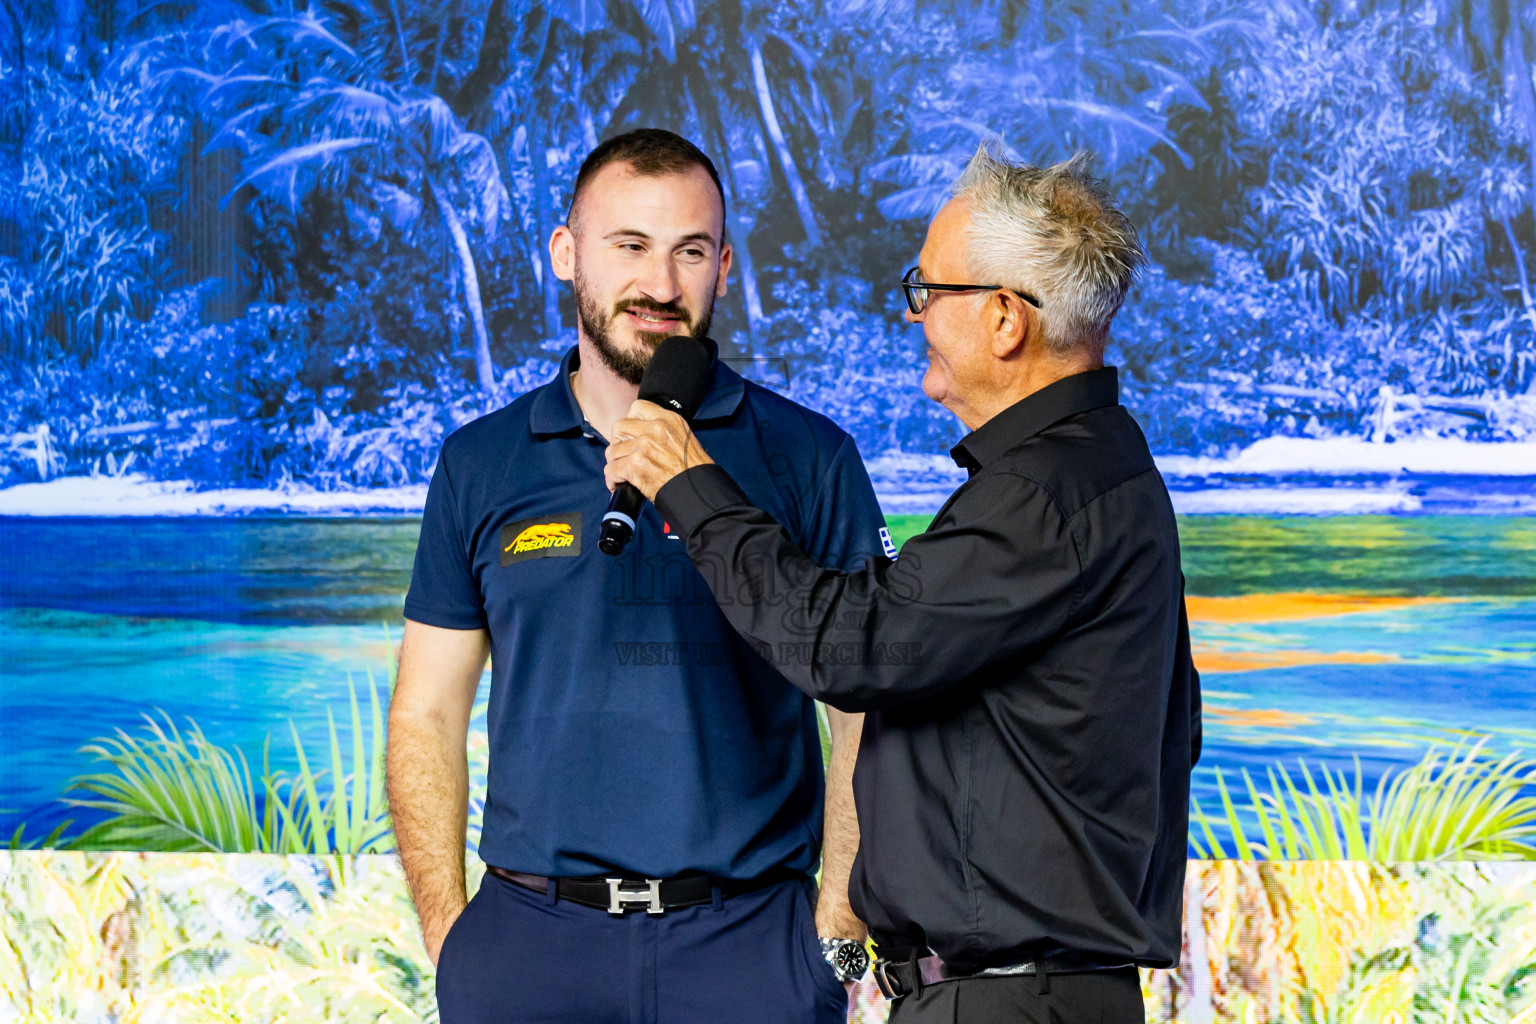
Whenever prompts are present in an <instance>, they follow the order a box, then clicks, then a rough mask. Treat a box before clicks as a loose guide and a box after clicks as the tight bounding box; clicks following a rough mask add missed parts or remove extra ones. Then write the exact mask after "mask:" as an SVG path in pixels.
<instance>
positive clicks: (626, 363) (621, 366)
mask: <svg viewBox="0 0 1536 1024" xmlns="http://www.w3.org/2000/svg"><path fill="white" fill-rule="evenodd" d="M574 284H575V291H576V315H577V316H578V317H579V318H580V319H581V329H582V332H583V333H584V334H586V336H587V340H588V341H590V342H592V347H593V348H595V349H597V357H598V358H599V359H601V360H602V361H603V365H604V366H606V367H608V369H610V370H612V371H613V372H614V373H615V374H617V375H618V377H619V378H620V379H621V380H624V381H627V382H628V383H630V384H639V383H640V378H641V377H643V376H644V375H645V368H646V367H647V366H648V365H650V362H651V356H652V355H654V354H655V353H656V347H657V346H658V345H660V344H661V343H662V342H663V341H666V340H667V339H668V338H670V337H672V335H671V334H662V333H660V332H656V331H637V332H636V333H635V337H636V339H638V340H639V342H640V344H641V345H642V346H643V348H642V350H641V351H640V352H629V351H626V350H624V349H621V348H620V347H619V346H618V344H617V343H616V342H615V341H614V340H613V335H612V333H611V332H610V331H609V329H608V328H609V325H610V324H612V323H613V321H614V320H615V319H617V318H618V317H619V316H620V315H622V314H623V313H624V311H625V310H628V309H648V310H651V311H652V312H656V313H665V314H667V315H668V316H675V317H678V318H679V321H680V322H681V323H682V325H683V331H682V333H684V334H687V335H689V336H691V337H694V338H697V339H699V340H700V341H703V340H704V339H705V338H707V337H709V325H710V322H711V321H712V320H713V319H714V316H715V297H714V294H713V293H711V294H710V297H709V305H708V306H707V307H706V308H705V310H704V315H703V316H702V317H700V318H699V322H698V323H696V324H692V326H690V323H691V321H692V319H693V318H692V317H691V316H689V314H688V311H687V310H686V309H684V308H683V307H682V306H680V305H678V304H676V303H664V302H653V301H652V300H650V299H628V300H625V301H623V302H616V303H614V304H613V309H611V310H609V311H608V312H607V313H604V311H603V308H602V306H601V305H599V304H598V300H597V298H596V297H595V296H594V295H593V294H592V292H591V289H589V288H588V287H587V282H586V278H584V277H583V276H582V274H581V271H580V270H577V271H576V280H575V282H574Z"/></svg>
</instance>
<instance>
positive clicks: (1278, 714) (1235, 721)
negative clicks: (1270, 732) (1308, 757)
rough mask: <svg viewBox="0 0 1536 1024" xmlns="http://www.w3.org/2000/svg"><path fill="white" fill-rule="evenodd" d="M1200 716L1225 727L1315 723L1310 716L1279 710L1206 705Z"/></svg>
mask: <svg viewBox="0 0 1536 1024" xmlns="http://www.w3.org/2000/svg"><path fill="white" fill-rule="evenodd" d="M1201 714H1202V715H1203V716H1204V717H1206V718H1215V719H1219V720H1220V721H1221V722H1222V723H1223V724H1225V725H1250V726H1258V727H1260V728H1269V729H1284V728H1287V727H1289V726H1296V725H1315V724H1316V723H1317V719H1316V718H1314V717H1312V716H1311V715H1298V714H1296V713H1295V712H1294V711H1281V710H1280V709H1279V708H1224V707H1220V706H1218V705H1214V704H1208V705H1206V706H1205V707H1204V708H1203V709H1202V710H1201Z"/></svg>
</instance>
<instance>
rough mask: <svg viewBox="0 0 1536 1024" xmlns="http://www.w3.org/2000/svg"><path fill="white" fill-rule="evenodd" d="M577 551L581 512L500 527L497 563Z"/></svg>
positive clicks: (522, 520)
mask: <svg viewBox="0 0 1536 1024" xmlns="http://www.w3.org/2000/svg"><path fill="white" fill-rule="evenodd" d="M579 554H581V513H580V512H569V513H566V514H565V515H557V516H538V517H536V518H533V519H521V520H518V521H517V522H515V523H509V524H507V525H506V526H503V527H502V528H501V564H502V565H511V564H512V563H513V562H521V561H523V560H524V559H526V558H554V557H561V556H566V557H569V556H573V555H579Z"/></svg>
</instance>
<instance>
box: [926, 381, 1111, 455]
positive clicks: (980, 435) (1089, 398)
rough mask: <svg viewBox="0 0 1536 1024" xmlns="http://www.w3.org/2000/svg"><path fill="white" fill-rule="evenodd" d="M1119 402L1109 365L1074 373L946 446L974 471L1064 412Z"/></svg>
mask: <svg viewBox="0 0 1536 1024" xmlns="http://www.w3.org/2000/svg"><path fill="white" fill-rule="evenodd" d="M1119 404H1120V375H1119V371H1117V370H1116V369H1115V367H1113V366H1105V367H1103V368H1101V369H1098V370H1089V371H1087V372H1086V373H1074V374H1073V375H1072V376H1070V377H1063V378H1062V379H1061V380H1058V381H1056V382H1054V383H1052V384H1048V385H1046V386H1045V387H1043V388H1041V389H1040V390H1039V391H1036V392H1035V393H1034V394H1032V395H1030V396H1029V397H1028V398H1022V399H1020V400H1019V401H1017V402H1015V403H1013V404H1012V405H1010V406H1009V407H1008V408H1006V409H1004V410H1003V411H1002V412H1000V413H998V414H997V415H996V416H993V417H992V418H991V419H990V420H987V422H985V423H983V424H982V425H981V426H979V427H977V428H976V429H975V430H973V431H971V432H970V433H969V434H967V435H965V437H963V438H961V439H960V443H959V444H957V445H955V446H954V447H953V448H951V449H950V450H949V455H950V458H952V459H954V460H955V463H956V465H958V466H960V468H962V469H965V470H969V471H970V472H972V473H974V472H976V471H977V470H978V469H981V468H983V467H985V466H987V465H988V464H990V463H992V462H995V461H996V460H997V459H998V457H1000V456H1001V455H1002V454H1003V453H1004V452H1006V451H1007V450H1008V449H1010V448H1012V447H1014V446H1015V445H1017V444H1019V443H1021V442H1023V441H1027V440H1029V439H1030V438H1031V437H1034V436H1035V435H1036V434H1038V433H1040V431H1042V430H1044V429H1045V428H1046V427H1049V426H1050V425H1051V424H1053V423H1058V422H1060V421H1061V420H1064V419H1066V418H1067V417H1068V416H1076V415H1077V414H1078V413H1081V412H1087V411H1088V410H1090V409H1102V408H1104V407H1105V406H1110V405H1119Z"/></svg>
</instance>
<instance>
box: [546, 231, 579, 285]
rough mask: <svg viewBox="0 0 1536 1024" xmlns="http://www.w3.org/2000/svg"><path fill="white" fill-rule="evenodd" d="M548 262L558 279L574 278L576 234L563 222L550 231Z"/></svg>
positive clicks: (567, 279) (568, 279)
mask: <svg viewBox="0 0 1536 1024" xmlns="http://www.w3.org/2000/svg"><path fill="white" fill-rule="evenodd" d="M549 263H550V266H552V267H553V268H554V270H555V276H556V277H558V278H559V279H560V280H562V281H570V280H572V279H573V278H575V276H576V236H575V235H573V234H572V233H571V229H570V228H569V227H568V226H567V225H565V224H561V225H560V226H559V227H557V228H555V230H554V231H553V232H551V233H550V236H549Z"/></svg>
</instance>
